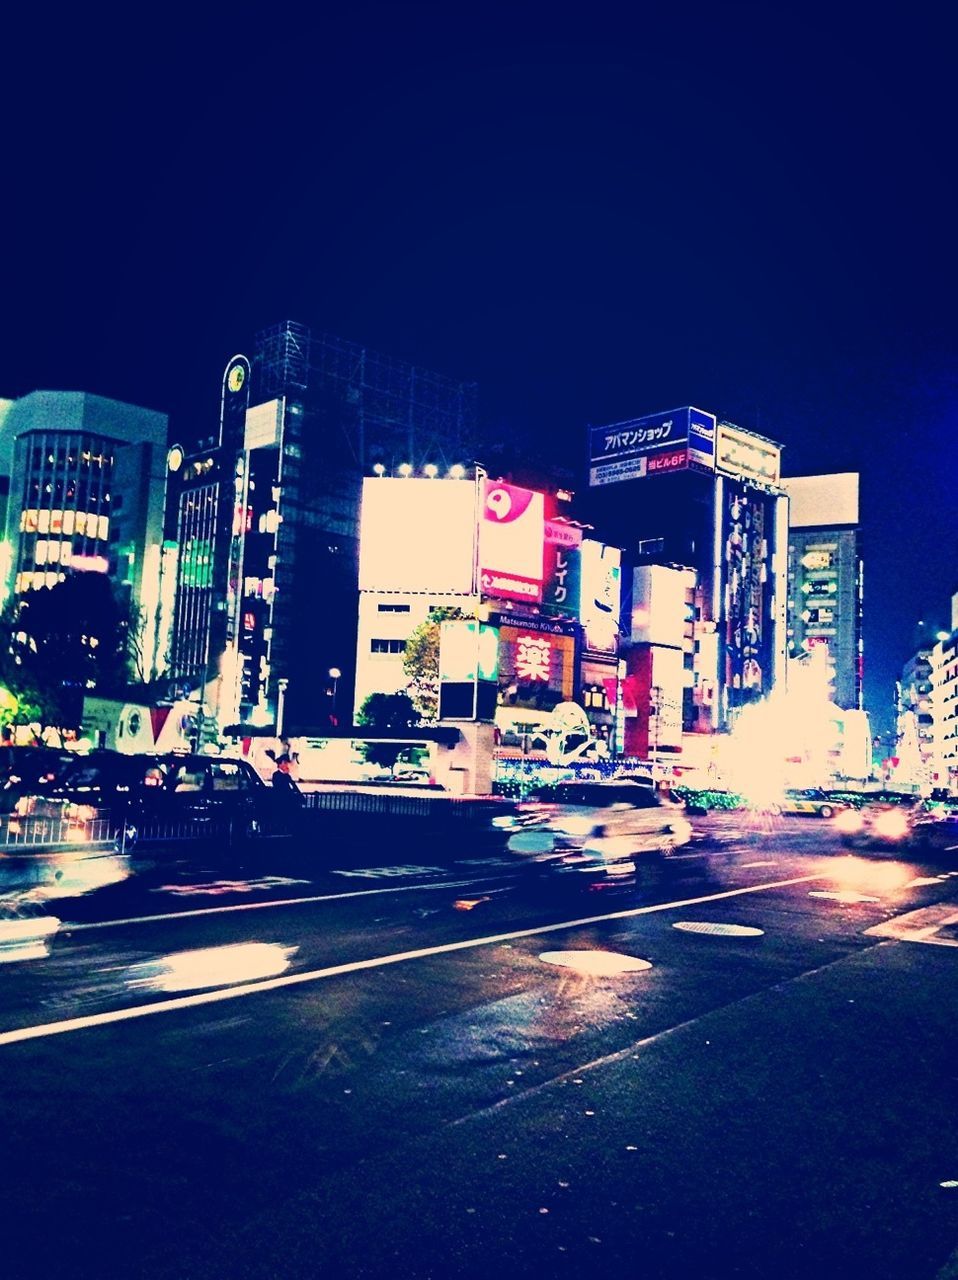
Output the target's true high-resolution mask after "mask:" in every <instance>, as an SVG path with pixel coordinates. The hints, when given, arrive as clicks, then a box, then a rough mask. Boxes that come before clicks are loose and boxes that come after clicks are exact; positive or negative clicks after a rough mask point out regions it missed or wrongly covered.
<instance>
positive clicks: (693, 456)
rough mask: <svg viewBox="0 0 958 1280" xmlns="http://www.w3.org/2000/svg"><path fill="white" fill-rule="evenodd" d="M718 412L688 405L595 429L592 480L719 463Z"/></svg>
mask: <svg viewBox="0 0 958 1280" xmlns="http://www.w3.org/2000/svg"><path fill="white" fill-rule="evenodd" d="M715 440H716V426H715V415H714V414H712V413H706V412H705V411H704V410H702V409H696V408H694V407H693V406H692V405H686V406H685V407H684V408H682V409H670V410H669V411H668V412H667V413H655V414H651V415H650V416H649V417H646V418H634V419H632V420H631V421H629V422H616V423H613V424H612V425H611V426H607V427H591V428H590V431H589V485H590V487H592V488H595V487H596V486H598V485H603V484H615V483H616V482H617V481H619V480H636V479H640V478H642V477H643V476H649V475H656V474H662V473H664V472H668V471H685V470H687V469H688V468H689V467H692V468H696V469H705V470H707V471H711V470H713V469H714V467H715Z"/></svg>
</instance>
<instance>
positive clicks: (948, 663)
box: [929, 591, 958, 796]
mask: <svg viewBox="0 0 958 1280" xmlns="http://www.w3.org/2000/svg"><path fill="white" fill-rule="evenodd" d="M929 656H930V666H931V709H932V721H933V723H932V742H933V750H932V771H931V772H932V777H931V781H932V785H933V786H934V787H936V788H940V789H941V790H944V791H947V792H949V794H951V795H952V796H958V591H954V592H953V593H952V596H951V622H950V628H949V630H947V631H940V632H939V633H938V638H937V641H936V643H935V644H934V645H933V646H932V649H931V652H930V655H929Z"/></svg>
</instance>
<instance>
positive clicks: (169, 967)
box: [0, 816, 958, 1280]
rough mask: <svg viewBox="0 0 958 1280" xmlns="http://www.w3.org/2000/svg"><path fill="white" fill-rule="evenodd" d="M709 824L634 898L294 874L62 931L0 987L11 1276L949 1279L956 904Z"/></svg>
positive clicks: (822, 834)
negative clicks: (555, 956) (697, 843)
mask: <svg viewBox="0 0 958 1280" xmlns="http://www.w3.org/2000/svg"><path fill="white" fill-rule="evenodd" d="M698 826H699V827H700V829H701V831H702V832H703V834H704V835H705V836H707V839H708V843H707V845H706V847H707V848H708V849H709V864H708V868H707V873H706V874H705V875H703V874H701V868H694V869H693V868H692V867H691V866H690V867H689V868H688V874H687V875H686V874H684V873H682V874H679V875H677V876H676V878H675V879H674V880H671V881H669V882H667V883H664V884H661V885H658V886H654V887H651V888H646V889H645V890H643V891H640V892H628V893H621V894H620V893H616V892H605V891H600V892H589V893H581V894H575V895H571V896H570V895H563V897H562V898H561V899H556V898H554V897H552V896H547V895H546V894H545V893H544V892H537V893H530V891H529V887H528V886H527V885H525V884H523V883H522V882H521V881H520V879H519V878H518V877H517V874H516V870H515V867H514V865H513V864H512V863H511V862H510V861H508V860H506V859H502V858H497V857H495V856H489V855H488V853H485V854H483V855H482V856H470V855H471V854H474V851H470V850H468V849H466V850H462V849H458V850H450V849H448V848H438V847H431V848H423V849H422V850H421V858H420V857H417V858H416V860H415V861H409V860H408V849H404V850H403V860H402V861H400V862H395V863H393V862H390V860H389V859H388V858H387V857H384V856H380V855H382V854H384V853H385V852H386V851H385V850H383V849H381V848H377V849H374V850H369V851H368V853H369V854H372V855H374V856H373V857H372V858H368V857H364V854H366V853H367V851H364V850H362V849H354V850H352V851H351V856H349V857H344V858H341V859H337V858H336V857H335V856H334V857H329V856H325V857H324V858H323V859H322V861H323V865H322V868H321V869H320V868H319V867H318V865H317V862H318V859H317V857H316V854H315V851H311V850H295V849H289V848H283V849H280V848H279V847H277V848H276V849H275V851H270V853H269V856H268V857H266V858H265V859H264V858H263V857H260V858H259V859H258V861H257V865H255V866H249V867H245V866H244V867H236V866H235V865H233V866H224V865H223V864H222V862H221V861H218V860H217V859H216V858H215V857H214V858H207V859H202V858H201V859H199V860H196V859H192V860H190V859H187V860H184V861H180V862H179V863H166V864H163V865H157V866H154V867H152V868H151V867H139V868H137V869H136V872H137V873H136V874H135V875H132V876H128V877H126V878H125V879H116V880H114V882H113V883H112V884H110V885H104V886H103V887H102V888H100V889H97V890H95V891H94V892H92V893H90V894H89V895H87V896H85V897H77V896H69V895H64V896H62V897H60V898H59V899H57V900H55V901H50V902H48V903H47V907H46V909H48V910H49V911H51V912H52V911H54V910H55V912H56V914H57V916H58V917H59V919H60V921H61V924H60V928H59V929H58V930H57V932H56V933H55V934H54V935H53V936H52V937H51V938H50V939H49V943H48V954H46V955H45V956H44V955H41V956H39V957H35V958H33V959H29V960H27V959H24V960H19V961H18V960H13V961H11V962H9V963H7V964H5V965H3V966H2V967H0V1068H2V1071H3V1079H4V1090H3V1102H2V1107H3V1113H4V1133H5V1136H6V1142H5V1147H6V1150H7V1153H8V1155H7V1158H6V1159H5V1160H4V1173H3V1177H4V1183H5V1187H4V1194H3V1196H2V1197H0V1220H2V1221H3V1225H4V1239H5V1240H6V1241H9V1242H12V1244H13V1249H12V1252H11V1254H10V1259H11V1260H12V1269H11V1270H9V1271H8V1274H11V1275H15V1276H21V1275H22V1276H32V1275H41V1274H44V1275H47V1276H50V1275H58V1274H68V1273H69V1274H70V1275H74V1276H85V1275H91V1276H92V1275H100V1276H102V1275H123V1276H135V1275H142V1276H170V1277H174V1276H175V1277H187V1276H189V1277H195V1276H262V1277H266V1276H300V1275H302V1276H306V1275H309V1276H314V1275H331V1276H333V1275H335V1276H387V1275H391V1276H433V1275H434V1276H446V1275H457V1274H458V1275H470V1276H471V1275H477V1276H478V1275H488V1274H489V1273H490V1272H494V1271H499V1272H500V1273H501V1274H503V1275H505V1276H509V1275H532V1274H536V1275H539V1276H542V1275H545V1276H551V1275H569V1276H577V1275H585V1274H594V1273H595V1272H596V1271H604V1270H606V1269H611V1268H615V1269H616V1270H622V1271H624V1273H625V1274H641V1275H648V1276H662V1277H666V1276H669V1277H671V1276H676V1277H678V1276H685V1275H689V1274H695V1275H697V1276H703V1277H709V1276H714V1277H716V1280H718V1278H719V1277H725V1276H748V1277H760V1276H761V1277H764V1276H771V1275H775V1276H782V1277H796V1278H797V1277H806V1276H808V1277H811V1276H821V1275H825V1274H827V1275H837V1276H848V1277H854V1276H859V1275H860V1276H869V1277H888V1278H889V1280H892V1278H893V1277H894V1278H895V1280H908V1278H910V1277H916V1278H917V1277H929V1278H930V1277H934V1276H936V1275H938V1274H939V1272H941V1269H942V1268H943V1267H944V1266H945V1265H946V1260H947V1259H948V1258H949V1256H950V1255H951V1253H952V1251H953V1250H954V1249H955V1246H956V1244H958V1189H955V1188H948V1187H947V1186H944V1187H943V1186H942V1185H941V1184H942V1183H948V1182H949V1181H952V1180H958V1135H956V1126H955V1123H954V1118H953V1117H954V1114H955V1103H956V1101H958V1098H956V1096H955V1095H956V1088H958V1068H955V1067H954V1065H953V1063H954V1062H955V1061H956V1060H958V1057H956V1050H958V1043H956V1041H958V1032H956V1028H958V1017H956V1015H958V1007H956V1006H958V983H956V981H955V973H954V971H953V966H954V965H955V964H956V963H958V954H956V951H955V947H954V942H955V941H956V939H955V938H954V936H953V934H954V931H953V929H952V926H951V924H950V923H949V917H950V915H951V914H952V912H951V905H952V904H953V903H955V898H956V892H955V885H956V879H958V877H955V876H953V875H951V874H950V873H949V871H948V870H947V869H944V870H943V869H942V868H941V867H928V866H924V865H921V864H917V863H909V862H895V861H890V860H887V859H882V860H874V859H871V860H870V859H866V858H861V857H857V856H856V857H851V856H847V855H845V854H843V853H842V852H841V851H840V850H839V849H838V848H837V847H836V846H835V844H834V841H833V839H832V838H831V836H830V832H829V829H828V828H827V826H825V825H824V824H821V823H818V822H816V821H815V820H801V819H791V820H787V819H786V820H779V821H778V822H777V823H770V824H767V826H766V827H755V826H751V825H749V824H748V823H742V822H741V821H739V820H737V819H735V818H732V817H715V816H713V817H711V818H709V819H702V820H700V821H699V822H698ZM337 863H338V864H339V865H337ZM101 879H102V877H101ZM61 883H62V881H61ZM954 915H955V919H956V920H958V905H956V906H955V911H954ZM679 925H681V926H693V928H692V929H689V928H688V927H684V928H678V927H676V926H679ZM729 926H732V928H731V929H730V928H729ZM568 951H572V952H575V953H578V954H577V956H576V957H573V959H577V958H578V957H582V964H581V965H579V966H578V967H574V968H569V967H567V965H557V964H554V963H550V962H549V961H548V960H545V959H543V958H542V957H543V956H544V955H545V954H547V953H554V952H568ZM595 952H598V953H599V958H600V959H601V960H602V961H603V962H604V964H605V965H606V966H607V965H608V962H609V958H610V955H612V956H615V955H622V956H626V957H629V958H631V959H632V960H633V961H634V960H636V959H640V960H642V961H645V962H647V964H648V966H649V967H647V968H642V969H639V970H637V971H635V970H632V971H626V972H622V973H618V974H611V975H610V974H609V973H607V972H596V971H595V959H594V957H592V956H591V955H590V954H589V953H595Z"/></svg>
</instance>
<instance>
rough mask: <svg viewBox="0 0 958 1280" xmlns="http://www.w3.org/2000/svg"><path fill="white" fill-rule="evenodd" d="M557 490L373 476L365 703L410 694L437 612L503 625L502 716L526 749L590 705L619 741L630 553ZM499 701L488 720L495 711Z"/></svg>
mask: <svg viewBox="0 0 958 1280" xmlns="http://www.w3.org/2000/svg"><path fill="white" fill-rule="evenodd" d="M556 507H557V501H556V499H555V498H554V497H553V495H548V494H542V493H540V492H537V491H535V490H530V489H526V488H522V487H519V486H516V485H513V484H511V483H508V482H505V481H501V480H495V479H491V478H489V477H487V476H486V475H485V474H484V473H483V472H482V471H481V470H480V471H479V472H478V473H477V474H475V475H474V476H473V478H471V479H426V478H423V477H420V476H409V477H408V478H403V479H396V478H390V477H386V476H382V477H374V478H369V479H367V480H366V482H365V484H364V489H363V508H362V512H363V519H362V541H361V547H360V575H359V584H360V601H359V630H358V641H357V658H356V689H355V709H356V710H357V711H358V709H359V708H360V707H361V706H362V704H363V702H364V701H365V699H366V698H367V697H368V696H369V694H371V693H376V692H382V693H389V692H396V691H398V690H401V689H404V688H406V686H407V684H408V683H409V680H408V676H407V674H406V672H405V671H404V669H403V657H404V653H405V648H406V642H407V640H408V639H409V637H410V636H411V635H412V634H413V632H414V631H415V630H416V628H417V627H418V626H420V625H421V624H422V623H423V622H425V621H426V620H427V619H428V618H429V616H430V613H431V612H432V610H433V609H437V608H458V609H459V610H460V611H461V612H462V613H463V614H465V615H466V616H468V617H472V618H481V619H482V620H483V623H484V624H488V627H489V628H491V629H493V630H495V631H496V632H497V635H498V644H497V651H496V663H495V671H496V675H495V694H496V701H497V704H498V708H497V709H496V711H495V721H496V725H497V727H498V728H499V731H500V735H501V742H502V745H503V747H504V748H506V749H508V748H510V747H515V748H517V749H519V750H521V749H522V748H523V744H525V745H526V746H527V745H528V740H529V739H530V737H532V736H534V735H535V733H536V731H537V730H539V729H541V728H542V726H544V725H546V724H548V723H550V722H551V717H552V713H553V711H554V709H555V708H556V707H557V706H559V705H560V704H562V703H569V702H572V701H577V700H581V703H582V705H584V706H585V709H586V712H587V715H588V720H589V723H590V725H591V730H592V732H593V733H594V734H595V736H596V737H597V738H599V739H600V740H604V741H607V742H608V743H609V746H610V747H611V746H612V745H613V742H612V740H613V737H614V729H615V705H616V682H617V675H618V640H619V633H620V613H621V595H622V577H621V561H620V553H619V551H618V549H617V548H615V547H608V546H605V545H604V544H602V543H600V542H597V541H595V540H593V539H589V538H584V537H583V530H582V528H581V526H579V525H577V524H576V523H575V522H573V521H571V520H569V519H567V518H565V517H562V516H560V515H559V514H558V513H557V510H556ZM491 709H492V708H491V704H490V708H489V710H490V712H491Z"/></svg>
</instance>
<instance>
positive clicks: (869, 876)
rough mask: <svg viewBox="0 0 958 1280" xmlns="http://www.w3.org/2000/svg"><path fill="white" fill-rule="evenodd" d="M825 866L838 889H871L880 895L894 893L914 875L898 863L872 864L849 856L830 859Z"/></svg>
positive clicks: (911, 869)
mask: <svg viewBox="0 0 958 1280" xmlns="http://www.w3.org/2000/svg"><path fill="white" fill-rule="evenodd" d="M827 865H828V871H829V873H830V875H831V877H832V879H833V880H834V882H835V884H836V885H837V886H838V888H839V889H845V890H848V889H853V890H858V891H861V890H863V889H871V890H873V891H875V892H876V893H880V894H886V893H895V892H896V891H897V890H898V889H901V888H903V886H904V885H906V884H907V883H908V881H909V880H910V879H911V878H912V876H913V875H914V874H915V872H914V868H911V867H906V866H904V865H903V864H902V863H900V862H873V861H871V860H870V859H867V858H856V857H854V856H852V855H851V854H849V855H848V857H845V858H831V859H829V861H828V864H827Z"/></svg>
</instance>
